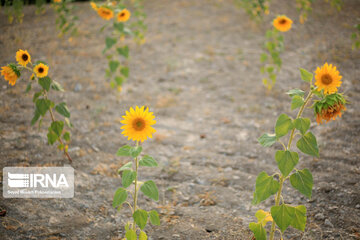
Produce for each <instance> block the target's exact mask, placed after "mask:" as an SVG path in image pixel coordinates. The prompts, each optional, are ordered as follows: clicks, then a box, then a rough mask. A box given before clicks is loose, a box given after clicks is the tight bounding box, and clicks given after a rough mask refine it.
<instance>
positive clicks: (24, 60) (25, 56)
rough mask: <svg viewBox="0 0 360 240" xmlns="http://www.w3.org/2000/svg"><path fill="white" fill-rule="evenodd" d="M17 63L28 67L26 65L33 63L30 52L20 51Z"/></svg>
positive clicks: (17, 54) (17, 53) (17, 55)
mask: <svg viewBox="0 0 360 240" xmlns="http://www.w3.org/2000/svg"><path fill="white" fill-rule="evenodd" d="M16 61H17V62H18V63H19V64H20V65H22V66H24V67H26V65H27V64H28V63H29V62H31V56H30V54H29V53H28V51H26V50H21V49H19V51H17V52H16Z"/></svg>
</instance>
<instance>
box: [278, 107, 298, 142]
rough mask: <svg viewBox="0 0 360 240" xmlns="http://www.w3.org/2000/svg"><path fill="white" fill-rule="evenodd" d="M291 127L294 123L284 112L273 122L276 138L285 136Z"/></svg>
mask: <svg viewBox="0 0 360 240" xmlns="http://www.w3.org/2000/svg"><path fill="white" fill-rule="evenodd" d="M293 128H294V125H293V123H292V119H291V118H290V117H289V116H288V115H286V114H285V113H283V114H281V115H280V116H279V118H278V119H277V120H276V124H275V134H276V138H277V139H279V138H281V137H283V136H285V135H286V134H288V132H289V131H290V130H292V129H293Z"/></svg>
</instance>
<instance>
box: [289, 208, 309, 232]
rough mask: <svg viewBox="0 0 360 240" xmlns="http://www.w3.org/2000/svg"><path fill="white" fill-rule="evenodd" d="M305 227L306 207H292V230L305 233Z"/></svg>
mask: <svg viewBox="0 0 360 240" xmlns="http://www.w3.org/2000/svg"><path fill="white" fill-rule="evenodd" d="M305 225H306V207H305V206H303V205H300V206H297V207H294V217H293V220H292V222H291V226H293V227H294V228H296V229H298V230H300V231H305Z"/></svg>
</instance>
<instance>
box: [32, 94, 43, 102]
mask: <svg viewBox="0 0 360 240" xmlns="http://www.w3.org/2000/svg"><path fill="white" fill-rule="evenodd" d="M41 94H42V91H40V92H36V93H34V97H33V102H36V100H37V99H38V98H39V97H40V96H41Z"/></svg>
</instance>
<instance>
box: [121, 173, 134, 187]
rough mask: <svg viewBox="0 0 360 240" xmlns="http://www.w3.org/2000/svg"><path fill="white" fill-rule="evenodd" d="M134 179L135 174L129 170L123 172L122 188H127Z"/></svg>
mask: <svg viewBox="0 0 360 240" xmlns="http://www.w3.org/2000/svg"><path fill="white" fill-rule="evenodd" d="M135 178H136V172H135V171H131V170H124V171H123V174H122V177H121V180H122V185H123V187H124V188H127V187H128V186H130V185H131V183H132V182H133V181H134V180H135Z"/></svg>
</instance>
